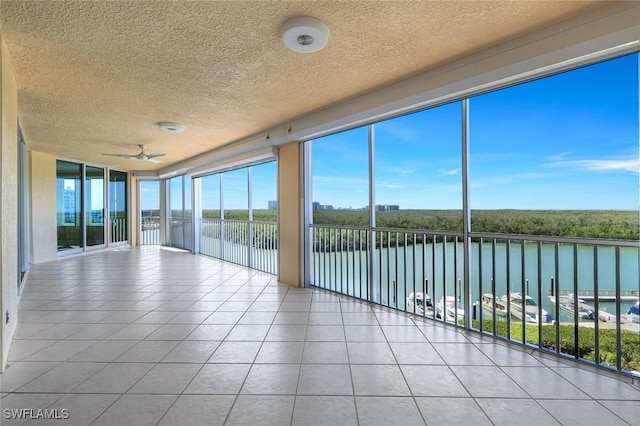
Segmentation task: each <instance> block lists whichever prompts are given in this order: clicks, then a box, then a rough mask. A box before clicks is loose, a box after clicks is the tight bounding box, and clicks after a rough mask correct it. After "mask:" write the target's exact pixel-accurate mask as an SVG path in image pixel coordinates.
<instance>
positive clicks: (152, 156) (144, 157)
mask: <svg viewBox="0 0 640 426" xmlns="http://www.w3.org/2000/svg"><path fill="white" fill-rule="evenodd" d="M138 147H139V148H140V153H139V154H135V155H129V154H102V155H109V156H111V157H120V158H123V159H125V160H140V161H149V162H151V163H156V164H157V163H162V161H160V160H156V158H157V157H162V156H164V155H165V153H164V152H152V153H147V152H146V151H145V149H146V148H147V146H146V145H143V144H140V145H138Z"/></svg>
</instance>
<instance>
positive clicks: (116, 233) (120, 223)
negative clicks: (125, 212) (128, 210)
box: [110, 218, 127, 243]
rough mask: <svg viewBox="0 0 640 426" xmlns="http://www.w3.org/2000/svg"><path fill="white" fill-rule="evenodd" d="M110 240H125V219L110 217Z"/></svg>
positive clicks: (116, 241)
mask: <svg viewBox="0 0 640 426" xmlns="http://www.w3.org/2000/svg"><path fill="white" fill-rule="evenodd" d="M110 222H111V242H112V243H119V242H121V241H127V219H126V218H117V219H111V221H110Z"/></svg>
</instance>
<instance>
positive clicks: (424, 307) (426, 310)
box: [407, 293, 433, 315]
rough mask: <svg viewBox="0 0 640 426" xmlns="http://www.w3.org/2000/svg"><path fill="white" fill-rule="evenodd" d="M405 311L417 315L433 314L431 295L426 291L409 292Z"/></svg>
mask: <svg viewBox="0 0 640 426" xmlns="http://www.w3.org/2000/svg"><path fill="white" fill-rule="evenodd" d="M407 312H415V313H416V314H419V315H433V303H432V302H431V296H429V295H428V294H426V293H411V294H409V296H407Z"/></svg>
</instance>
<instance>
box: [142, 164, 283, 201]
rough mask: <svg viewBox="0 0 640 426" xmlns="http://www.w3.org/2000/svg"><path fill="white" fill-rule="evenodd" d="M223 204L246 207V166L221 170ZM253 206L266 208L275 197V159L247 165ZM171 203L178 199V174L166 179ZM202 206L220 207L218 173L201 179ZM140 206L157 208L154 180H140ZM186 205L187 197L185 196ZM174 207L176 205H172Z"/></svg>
mask: <svg viewBox="0 0 640 426" xmlns="http://www.w3.org/2000/svg"><path fill="white" fill-rule="evenodd" d="M223 175H224V205H225V208H227V209H233V210H238V209H242V210H246V209H247V208H248V207H247V203H248V201H247V200H248V197H247V195H248V185H247V169H246V168H244V169H239V170H232V171H230V172H225V173H224V174H223ZM251 177H252V192H253V208H254V209H267V207H268V202H269V200H275V199H277V190H276V184H277V181H276V162H275V161H273V162H270V163H265V164H260V165H257V166H253V167H252V168H251ZM190 179H191V178H188V179H186V181H185V182H186V185H185V189H186V191H187V192H189V193H190V191H191V189H190V187H189V185H190ZM169 185H170V188H171V199H170V202H171V205H172V206H180V205H181V203H182V183H181V178H178V179H172V180H170V183H169ZM201 185H202V207H203V208H204V209H214V210H216V209H220V175H219V174H217V175H212V176H205V177H203V178H202V179H201ZM140 199H141V208H142V209H143V210H145V209H157V208H158V205H159V204H160V197H159V190H158V183H157V182H152V181H142V182H141V189H140ZM185 201H186V207H187V208H190V204H189V203H190V201H189V199H188V197H185ZM176 208H177V207H176Z"/></svg>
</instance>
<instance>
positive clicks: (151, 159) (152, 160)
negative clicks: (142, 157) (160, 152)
mask: <svg viewBox="0 0 640 426" xmlns="http://www.w3.org/2000/svg"><path fill="white" fill-rule="evenodd" d="M146 161H148V162H150V163H154V164H159V163H162V161H161V160H156V159H155V158H147V160H146Z"/></svg>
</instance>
